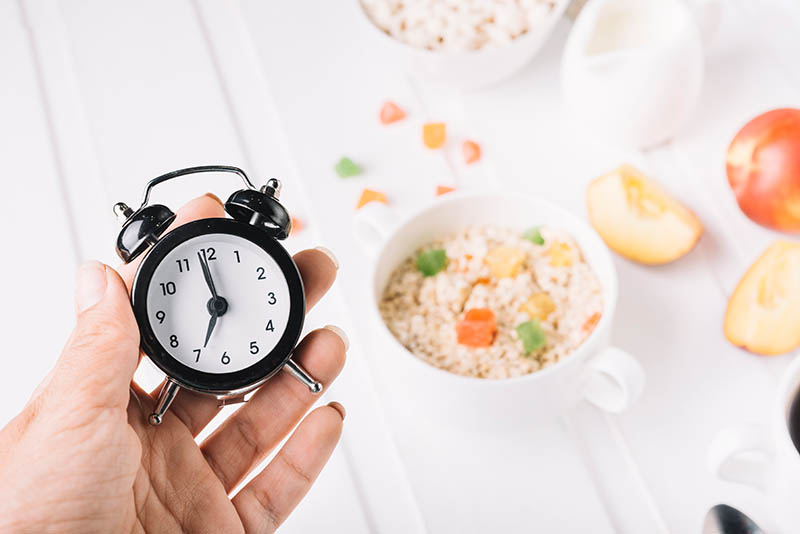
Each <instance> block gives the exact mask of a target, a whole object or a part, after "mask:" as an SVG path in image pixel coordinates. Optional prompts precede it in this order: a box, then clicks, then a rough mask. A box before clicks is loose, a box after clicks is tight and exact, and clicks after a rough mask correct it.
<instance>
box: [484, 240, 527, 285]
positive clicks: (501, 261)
mask: <svg viewBox="0 0 800 534" xmlns="http://www.w3.org/2000/svg"><path fill="white" fill-rule="evenodd" d="M484 261H485V262H486V264H487V265H488V266H489V271H490V272H491V273H492V276H494V277H495V278H511V277H513V276H516V274H517V271H518V270H519V266H520V265H522V262H523V261H525V253H524V252H522V251H521V250H519V249H516V248H514V247H503V246H500V247H497V248H493V249H492V250H490V251H489V253H488V254H487V255H486V258H484Z"/></svg>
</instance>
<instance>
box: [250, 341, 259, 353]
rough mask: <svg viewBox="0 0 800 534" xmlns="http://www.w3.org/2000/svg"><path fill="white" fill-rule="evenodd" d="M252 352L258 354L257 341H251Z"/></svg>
mask: <svg viewBox="0 0 800 534" xmlns="http://www.w3.org/2000/svg"><path fill="white" fill-rule="evenodd" d="M250 354H258V345H256V342H255V341H251V342H250Z"/></svg>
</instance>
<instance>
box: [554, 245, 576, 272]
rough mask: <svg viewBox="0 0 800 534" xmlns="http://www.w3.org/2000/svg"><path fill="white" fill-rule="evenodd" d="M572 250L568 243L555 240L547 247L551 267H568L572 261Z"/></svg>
mask: <svg viewBox="0 0 800 534" xmlns="http://www.w3.org/2000/svg"><path fill="white" fill-rule="evenodd" d="M573 254H574V253H573V251H572V247H571V246H569V243H564V242H563V241H556V242H555V243H553V244H552V245H550V248H548V249H547V256H548V257H549V258H550V265H552V266H553V267H569V266H570V265H572V261H573Z"/></svg>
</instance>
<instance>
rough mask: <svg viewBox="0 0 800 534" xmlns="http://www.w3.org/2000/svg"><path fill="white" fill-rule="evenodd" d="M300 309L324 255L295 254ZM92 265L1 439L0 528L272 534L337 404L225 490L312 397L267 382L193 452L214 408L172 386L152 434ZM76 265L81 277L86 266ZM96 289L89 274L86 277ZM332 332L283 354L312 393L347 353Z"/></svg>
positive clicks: (125, 279)
mask: <svg viewBox="0 0 800 534" xmlns="http://www.w3.org/2000/svg"><path fill="white" fill-rule="evenodd" d="M223 215H224V214H223V211H222V206H221V204H220V203H219V201H218V200H216V199H214V198H212V197H209V196H206V197H201V198H199V199H196V200H194V201H192V202H190V203H189V204H187V205H186V206H184V208H183V209H181V210H180V211H179V212H178V219H177V221H176V223H175V224H176V225H177V224H182V223H185V222H188V221H190V220H193V219H197V218H203V217H221V216H223ZM295 261H296V263H297V265H298V267H299V269H300V272H301V275H302V277H303V282H304V284H305V288H306V299H307V302H308V305H309V306H313V304H314V303H316V302H317V301H318V300H319V299H320V298H321V297H322V295H323V294H324V293H325V292H326V291H327V289H328V288H329V287H330V285H331V284H332V283H333V280H334V278H335V275H336V264H335V262H334V261H333V260H332V259H331V258H330V257H329V255H328V254H326V253H325V252H323V251H320V250H307V251H303V252H301V253H299V254H297V255H296V256H295ZM135 268H136V265H135V264H131V265H125V266H122V267H121V268H120V269H119V275H118V274H117V273H116V272H115V271H113V270H112V269H110V268H105V267H104V266H102V265H101V264H95V265H92V266H89V267H88V269H95V270H98V269H103V270H104V272H105V275H106V283H107V285H106V287H105V290H104V293H103V296H102V299H100V300H99V302H97V303H95V304H93V305H91V306H89V307H88V308H85V309H80V308H82V306H81V303H80V297H79V299H78V301H79V302H78V307H79V320H78V326H77V328H76V329H75V332H74V333H73V335H72V336H71V338H70V340H69V341H68V343H67V347H66V348H65V350H64V353H63V354H62V356H61V358H60V359H59V362H58V364H57V365H56V367H55V368H54V370H53V372H52V373H51V374H50V375H49V376H48V378H46V379H45V381H44V382H43V383H42V385H41V386H40V387H39V388H38V389H37V391H36V392H35V393H34V395H33V396H32V398H31V400H30V401H29V403H28V404H27V406H26V407H25V409H24V410H23V412H22V413H21V414H20V415H19V416H18V417H17V418H15V419H14V420H13V421H12V422H11V423H9V425H8V426H6V427H5V428H4V429H3V430H2V431H0V480H3V484H2V485H0V530H2V531H3V532H5V531H6V530H9V531H14V530H18V531H25V532H27V531H35V532H47V531H58V532H63V531H74V532H143V531H146V532H180V531H183V532H220V533H228V532H230V533H235V532H271V531H274V530H275V529H276V528H277V527H278V526H279V525H280V524H281V523H282V522H283V520H284V519H285V518H286V517H287V515H288V514H289V512H291V511H292V510H293V509H294V507H295V506H296V505H297V503H298V502H299V501H300V500H301V499H302V497H303V496H304V495H305V493H306V492H307V491H308V489H309V488H310V486H311V484H312V483H313V481H314V479H315V478H316V477H317V475H318V474H319V472H320V470H321V469H322V467H323V466H324V464H325V462H326V461H327V460H328V458H329V457H330V454H331V453H332V451H333V448H334V447H335V445H336V443H337V441H338V439H339V435H340V433H341V428H342V420H343V416H344V410H343V408H342V407H341V406H340V405H338V404H337V403H331V404H330V405H328V406H322V407H320V408H317V409H316V410H314V411H313V412H311V413H310V414H309V415H308V416H307V417H306V418H305V419H304V420H303V421H302V422H301V423H300V425H298V426H297V428H296V430H295V431H294V433H293V434H292V436H291V437H290V438H289V439H288V440H287V442H286V444H285V445H284V446H283V448H282V449H281V450H280V451H279V452H278V453H277V454H276V456H275V457H274V458H273V459H272V460H271V462H270V463H269V464H268V465H267V467H265V468H264V470H263V471H262V472H261V473H259V474H257V475H256V476H255V477H254V478H253V479H252V480H251V481H250V482H248V483H247V484H246V485H245V486H244V487H243V488H242V489H241V490H240V491H239V492H238V493H237V494H236V495H235V496H234V497H233V498H231V497H230V496H229V495H230V494H231V492H232V491H233V490H234V489H235V488H236V487H237V486H238V485H239V484H240V483H241V482H242V480H243V479H244V478H245V477H246V476H247V475H248V473H250V471H251V470H253V469H254V468H255V467H256V466H257V465H258V464H259V463H260V462H261V461H262V460H263V459H264V458H265V457H266V456H267V455H268V454H269V453H270V451H271V450H272V449H274V447H275V446H276V445H277V444H278V443H280V441H281V440H282V439H283V438H284V437H285V436H286V435H287V434H289V432H291V430H292V428H294V426H295V425H296V424H297V422H298V421H300V419H302V417H303V416H304V415H305V413H306V412H307V411H308V409H309V408H310V407H311V405H312V404H313V402H314V400H315V397H314V396H313V395H312V394H311V393H310V392H309V391H308V389H307V388H306V387H305V386H303V385H302V384H300V383H299V382H297V381H296V380H294V379H293V378H292V377H291V376H290V375H288V374H287V373H279V374H278V375H276V376H274V377H273V378H272V379H270V380H269V381H268V382H267V383H266V384H265V385H264V386H262V387H261V388H259V390H258V391H257V392H256V393H255V394H254V395H253V397H252V398H251V399H250V401H249V402H248V403H246V404H244V405H242V407H241V408H240V409H238V410H237V411H236V412H235V413H234V414H233V415H232V416H231V417H229V418H228V419H226V420H225V421H224V422H223V423H222V424H221V425H220V426H219V427H218V428H217V429H216V430H215V431H214V432H213V433H212V434H211V435H210V436H208V438H206V439H205V441H204V442H203V443H202V444H199V445H198V444H197V442H196V441H195V437H196V436H197V435H198V434H199V433H200V431H201V430H202V429H203V428H204V427H205V426H206V425H207V424H208V423H209V422H210V421H211V419H212V418H213V417H214V416H215V415H216V414H217V413H218V411H219V409H220V408H219V401H217V400H216V399H213V398H210V397H205V396H201V395H197V394H194V393H192V392H189V391H181V392H180V393H179V395H178V397H177V398H176V399H175V401H174V402H173V404H172V407H171V408H170V411H169V412H168V413H167V415H166V416H165V418H164V422H163V423H162V425H161V426H159V427H152V426H150V425H148V424H147V422H146V418H147V415H148V414H149V413H151V411H152V408H153V404H154V403H155V395H157V392H158V391H157V390H156V391H155V392H146V391H144V390H142V389H141V388H140V387H139V386H138V385H137V384H135V383H133V382H132V381H131V380H132V377H133V373H134V371H135V369H136V367H137V365H138V362H139V348H138V345H139V334H138V329H137V328H136V323H135V320H134V318H133V314H132V312H131V310H130V304H129V301H128V294H127V288H126V284H127V286H128V287H129V286H130V283H131V280H132V278H133V274H134V272H135ZM85 269H86V268H85ZM94 280H95V281H94V282H90V283H95V284H96V277H95V279H94ZM346 348H347V347H346V341H345V338H344V337H343V335H342V334H341V333H340V332H339V331H338V330H337V329H335V328H325V329H320V330H316V331H314V332H311V333H310V334H309V335H308V336H306V338H305V339H304V340H303V341H302V342H301V343H300V345H299V346H298V348H297V349H296V351H295V354H294V357H295V358H296V359H297V360H298V361H299V362H300V363H301V365H303V366H304V367H305V368H306V369H308V370H309V371H310V372H311V374H312V375H313V376H315V377H316V378H317V379H318V380H320V381H321V382H322V383H323V384H324V385H326V386H327V385H329V384H330V383H331V382H332V381H333V380H334V379H335V377H336V376H337V375H338V374H339V371H340V370H341V368H342V366H343V364H344V355H345V350H346Z"/></svg>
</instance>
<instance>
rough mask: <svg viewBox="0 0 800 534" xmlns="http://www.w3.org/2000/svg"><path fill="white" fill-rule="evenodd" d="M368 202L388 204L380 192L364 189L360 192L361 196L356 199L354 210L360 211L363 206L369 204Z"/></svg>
mask: <svg viewBox="0 0 800 534" xmlns="http://www.w3.org/2000/svg"><path fill="white" fill-rule="evenodd" d="M370 202H381V203H383V204H386V203H388V200H387V198H386V195H385V194H384V193H382V192H381V191H375V190H374V189H364V190H363V191H362V192H361V196H360V197H359V199H358V206H356V209H357V210H358V209H361V208H363V207H364V205H366V204H369V203H370Z"/></svg>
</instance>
